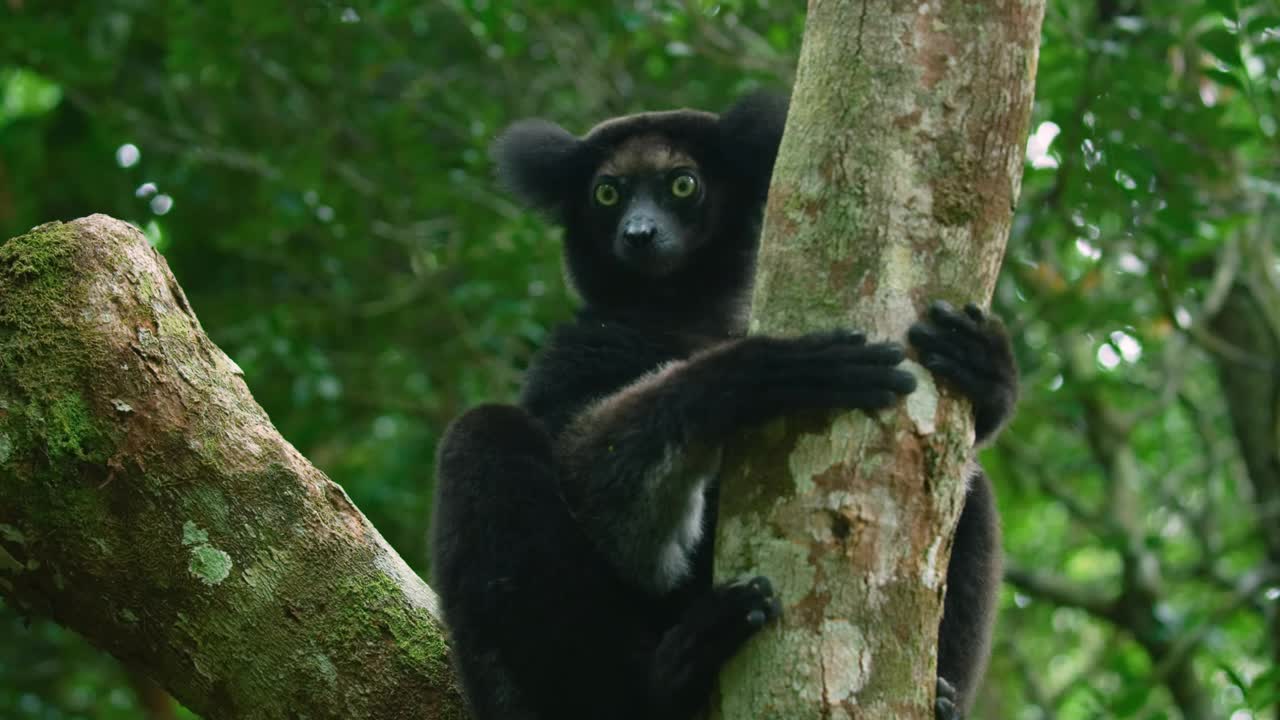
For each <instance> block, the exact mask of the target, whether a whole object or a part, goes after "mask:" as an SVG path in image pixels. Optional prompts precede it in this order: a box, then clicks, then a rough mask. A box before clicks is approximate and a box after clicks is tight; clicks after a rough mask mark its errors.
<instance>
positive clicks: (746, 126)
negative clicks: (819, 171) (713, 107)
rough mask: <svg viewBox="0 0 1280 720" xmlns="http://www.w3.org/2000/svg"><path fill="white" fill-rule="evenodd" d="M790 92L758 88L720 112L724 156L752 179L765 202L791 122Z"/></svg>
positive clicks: (741, 172)
mask: <svg viewBox="0 0 1280 720" xmlns="http://www.w3.org/2000/svg"><path fill="white" fill-rule="evenodd" d="M788 104H789V99H788V97H787V96H786V95H782V94H779V93H775V92H768V91H757V92H754V93H751V94H750V95H747V96H745V97H743V98H742V99H740V100H738V102H736V103H734V105H733V107H731V108H729V109H728V110H726V111H725V112H724V113H722V114H721V115H720V121H719V123H718V125H719V134H720V152H721V157H723V158H724V159H725V162H727V163H728V164H729V166H730V167H731V168H732V169H733V170H734V172H735V173H737V174H739V176H741V177H743V178H747V179H748V180H749V181H750V183H751V191H752V193H753V195H754V196H755V197H758V198H759V199H760V201H761V202H763V201H764V198H765V196H766V195H767V194H768V192H769V180H770V178H771V177H773V161H774V160H776V159H777V157H778V146H779V145H780V144H782V129H783V127H785V126H786V124H787V106H788Z"/></svg>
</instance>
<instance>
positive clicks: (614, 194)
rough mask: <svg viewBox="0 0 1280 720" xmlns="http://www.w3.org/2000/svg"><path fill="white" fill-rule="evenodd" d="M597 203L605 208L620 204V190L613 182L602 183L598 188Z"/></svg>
mask: <svg viewBox="0 0 1280 720" xmlns="http://www.w3.org/2000/svg"><path fill="white" fill-rule="evenodd" d="M595 197H596V202H597V203H599V204H600V205H603V206H605V207H609V206H610V205H617V204H618V188H617V187H615V186H614V184H613V183H611V182H602V183H600V184H599V185H597V186H596V195H595Z"/></svg>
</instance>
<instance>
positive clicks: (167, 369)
mask: <svg viewBox="0 0 1280 720" xmlns="http://www.w3.org/2000/svg"><path fill="white" fill-rule="evenodd" d="M0 594H3V596H4V598H5V599H6V601H7V602H9V603H12V604H13V605H14V606H16V607H17V608H18V609H19V610H21V611H24V612H28V613H33V614H40V615H47V616H49V617H51V618H53V619H54V620H56V621H57V622H59V623H61V624H63V625H65V626H67V627H69V628H72V629H74V630H76V631H78V632H80V633H81V634H83V635H84V636H86V637H87V638H89V640H90V641H92V642H93V643H94V644H96V645H97V646H99V647H101V648H103V649H105V650H107V651H108V652H110V653H112V654H113V655H115V656H116V657H118V658H120V659H121V660H122V661H124V662H125V663H126V664H127V665H128V666H130V667H131V668H135V669H137V670H139V671H141V672H143V673H145V674H146V675H148V676H149V677H151V678H153V679H155V680H156V681H157V682H159V683H160V684H161V685H163V686H164V687H165V688H166V689H168V690H169V691H170V692H172V693H173V694H174V696H175V697H177V698H178V699H179V700H181V701H182V702H183V703H184V704H186V705H187V706H188V707H189V708H191V709H192V710H195V711H196V712H198V713H200V714H201V715H203V716H204V717H206V718H210V719H211V720H212V719H215V718H285V717H289V718H293V717H309V718H344V719H347V720H350V719H354V718H433V719H443V718H462V717H465V714H464V711H463V709H462V707H463V706H462V702H461V699H460V696H459V694H458V692H457V690H456V688H455V687H454V681H453V675H452V672H451V671H450V668H449V664H448V660H447V650H446V646H445V639H444V635H443V633H442V631H441V626H440V624H439V623H438V622H437V621H436V619H435V617H434V609H435V597H434V596H433V595H432V593H431V591H430V589H429V588H427V586H426V585H425V584H423V582H422V581H421V580H419V579H418V578H417V577H416V576H415V575H414V574H413V572H412V571H411V570H410V569H409V568H408V566H406V565H405V563H404V561H403V560H401V559H400V557H399V556H397V555H396V553H395V552H394V551H393V550H392V549H391V548H390V547H389V546H388V545H387V544H386V542H385V541H383V539H382V537H381V536H379V534H378V532H377V530H375V529H374V528H373V526H372V525H370V524H369V522H368V521H367V520H366V519H365V518H364V516H363V515H361V513H360V511H359V510H357V509H356V507H355V506H354V505H352V504H351V501H350V500H349V499H348V498H347V495H346V493H344V492H343V491H342V488H340V487H338V486H337V485H335V484H334V483H332V482H331V481H330V480H329V479H328V478H327V477H325V476H324V474H323V473H321V472H320V471H319V470H317V469H316V468H314V467H313V466H311V465H310V464H309V463H308V462H307V461H306V460H305V459H304V458H303V457H302V456H301V455H300V454H298V452H297V451H296V450H295V449H294V448H293V447H292V446H291V445H289V443H288V442H286V441H285V440H284V439H283V438H282V437H280V435H279V434H278V433H277V432H276V431H275V429H274V428H273V427H272V426H271V423H270V421H269V420H268V419H267V417H266V414H265V413H264V412H263V411H262V408H260V407H259V406H258V405H257V403H255V402H254V400H253V398H252V397H251V396H250V394H249V391H248V389H247V388H246V386H245V384H244V381H243V380H242V379H241V377H240V371H239V368H237V367H236V366H235V364H234V363H233V362H232V361H231V360H230V359H229V358H227V356H226V355H224V354H223V353H222V352H221V351H220V350H219V349H218V348H217V346H215V345H214V344H213V343H212V342H211V341H210V340H209V339H208V337H206V336H205V334H204V331H203V330H202V329H201V327H200V323H199V322H198V321H197V320H196V317H195V315H194V313H192V311H191V308H190V306H189V305H188V304H187V300H186V298H185V297H184V296H183V293H182V290H181V289H180V288H179V287H178V285H177V283H176V281H175V280H174V278H173V275H172V274H171V273H170V272H169V269H168V266H167V265H166V264H165V262H164V260H163V259H162V258H161V257H160V256H159V255H158V254H157V253H156V252H155V251H153V250H152V249H151V248H150V247H149V246H148V245H147V242H146V240H145V239H144V238H143V236H142V234H141V233H139V232H138V231H137V230H136V229H135V228H133V227H132V226H129V225H127V224H125V223H123V222H120V221H118V220H113V219H111V218H108V217H105V216H101V215H95V216H92V217H89V218H85V219H82V220H77V221H75V222H72V223H68V224H65V225H64V224H60V223H51V224H48V225H43V226H40V227H38V228H36V229H34V230H33V231H31V232H30V233H28V234H27V235H23V236H21V237H18V238H15V239H12V240H10V241H9V242H7V243H5V244H4V245H2V246H0Z"/></svg>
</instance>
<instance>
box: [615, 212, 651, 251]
mask: <svg viewBox="0 0 1280 720" xmlns="http://www.w3.org/2000/svg"><path fill="white" fill-rule="evenodd" d="M657 234H658V225H657V223H655V222H654V221H653V220H651V219H649V218H632V219H629V220H627V221H626V223H625V224H624V225H623V226H622V239H623V240H625V241H626V243H627V244H628V245H630V246H631V247H637V248H638V247H642V246H644V245H648V244H649V243H651V242H653V238H654V236H655V235H657Z"/></svg>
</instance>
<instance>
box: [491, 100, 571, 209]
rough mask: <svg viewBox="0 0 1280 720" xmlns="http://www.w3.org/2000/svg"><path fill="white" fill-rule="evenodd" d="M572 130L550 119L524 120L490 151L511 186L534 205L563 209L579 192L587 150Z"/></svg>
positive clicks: (508, 129)
mask: <svg viewBox="0 0 1280 720" xmlns="http://www.w3.org/2000/svg"><path fill="white" fill-rule="evenodd" d="M582 150H583V144H582V142H581V141H580V140H578V138H576V137H574V136H573V135H572V134H570V133H569V131H567V130H565V129H564V128H562V127H560V126H559V125H556V124H555V123H553V122H549V121H547V120H536V119H534V120H521V121H519V122H517V123H515V124H514V125H512V126H511V127H509V128H507V129H506V130H505V131H503V133H502V134H501V135H500V136H498V139H497V140H495V141H494V143H493V147H492V148H491V150H490V155H491V156H492V157H493V159H494V161H495V162H496V163H497V166H498V177H499V178H500V179H501V181H502V184H503V185H504V186H506V188H507V189H508V190H510V191H511V192H512V193H514V194H515V195H516V196H517V197H519V198H520V199H521V200H522V201H523V202H525V203H526V204H527V205H529V206H530V207H533V208H535V209H538V210H544V211H551V210H556V209H559V208H560V207H561V206H562V204H563V203H564V201H565V199H566V198H568V197H569V196H570V194H571V193H575V192H578V190H579V189H580V188H578V187H577V185H578V183H577V181H578V180H579V179H580V175H581V174H582V172H583V170H582V165H583V159H582V156H583V155H584V154H585V153H584V152H583V151H582Z"/></svg>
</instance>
